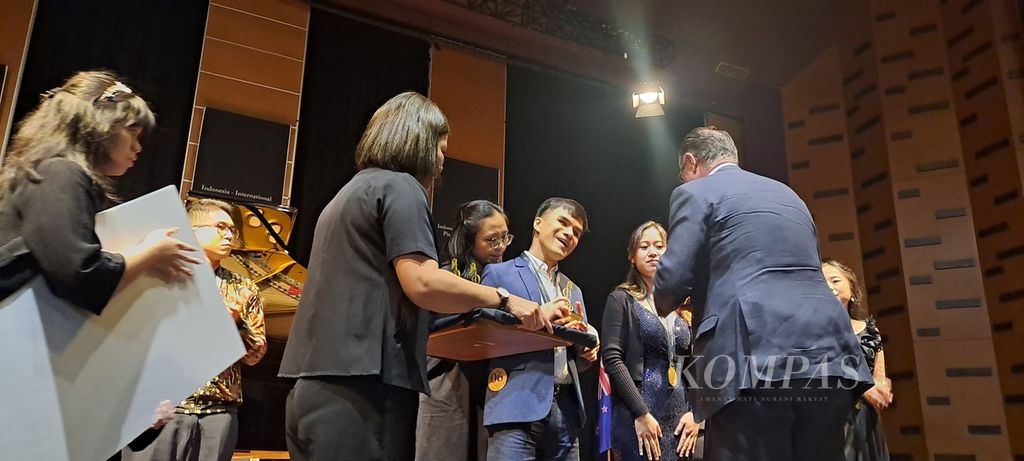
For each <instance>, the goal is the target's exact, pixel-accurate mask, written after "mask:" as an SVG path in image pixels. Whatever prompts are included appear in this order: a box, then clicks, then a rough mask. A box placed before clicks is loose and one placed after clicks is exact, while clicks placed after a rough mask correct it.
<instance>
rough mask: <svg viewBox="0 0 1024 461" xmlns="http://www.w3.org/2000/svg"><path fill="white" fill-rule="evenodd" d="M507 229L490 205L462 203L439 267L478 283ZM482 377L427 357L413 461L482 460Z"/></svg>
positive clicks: (474, 369)
mask: <svg viewBox="0 0 1024 461" xmlns="http://www.w3.org/2000/svg"><path fill="white" fill-rule="evenodd" d="M508 225H509V223H508V216H506V215H505V211H504V210H502V209H501V207H500V206H498V205H497V204H495V203H492V202H490V201H488V200H473V201H471V202H467V203H464V204H462V205H461V206H459V210H458V212H457V213H456V217H455V227H454V228H453V229H452V235H451V239H449V240H448V253H449V255H450V256H451V258H450V259H448V260H447V261H446V262H445V263H444V265H442V266H441V268H442V269H445V270H449V271H451V272H452V273H454V274H456V275H459V276H460V277H462V278H464V279H466V280H470V281H473V282H476V283H479V282H480V276H481V274H483V270H484V267H486V266H487V265H488V264H491V263H498V262H501V259H502V257H503V256H504V254H505V250H506V249H507V248H508V246H509V244H511V243H512V238H513V236H512V234H510V233H509V231H508ZM486 373H487V370H486V368H485V365H484V364H477V363H473V362H467V363H457V362H454V361H450V360H442V359H436V358H432V357H428V358H427V378H428V379H429V381H430V396H427V395H422V394H421V395H420V409H419V415H418V416H417V424H416V460H417V461H432V460H449V459H459V460H463V459H464V460H467V461H476V460H480V461H483V460H484V459H486V457H487V432H486V430H485V429H484V427H483V419H482V418H481V416H482V411H483V408H482V405H483V401H484V388H485V387H484V386H485V385H486V379H485V375H486Z"/></svg>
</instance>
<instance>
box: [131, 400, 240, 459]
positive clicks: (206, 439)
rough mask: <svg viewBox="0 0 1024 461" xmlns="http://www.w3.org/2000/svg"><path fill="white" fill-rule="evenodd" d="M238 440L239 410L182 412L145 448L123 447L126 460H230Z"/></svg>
mask: <svg viewBox="0 0 1024 461" xmlns="http://www.w3.org/2000/svg"><path fill="white" fill-rule="evenodd" d="M237 440H238V416H237V415H236V409H235V408H231V409H230V410H229V411H228V412H226V413H214V414H209V415H187V414H181V413H178V414H176V415H174V419H173V420H171V422H169V423H167V425H165V426H164V427H163V428H161V429H160V435H158V436H157V437H156V440H154V441H153V442H152V443H149V444H148V445H146V446H144V447H134V446H133V445H134V444H131V445H128V447H126V448H124V449H123V450H121V460H122V461H230V460H231V454H232V453H233V452H234V450H235V442H236V441H237Z"/></svg>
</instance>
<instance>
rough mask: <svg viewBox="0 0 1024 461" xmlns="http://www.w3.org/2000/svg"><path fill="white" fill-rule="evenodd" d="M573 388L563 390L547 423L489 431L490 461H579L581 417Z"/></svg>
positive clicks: (556, 396)
mask: <svg viewBox="0 0 1024 461" xmlns="http://www.w3.org/2000/svg"><path fill="white" fill-rule="evenodd" d="M579 412H580V410H579V404H578V403H577V401H576V393H575V391H573V390H572V386H571V385H570V386H563V387H562V391H561V392H560V393H558V394H556V395H555V398H554V401H553V402H551V411H550V412H549V413H548V415H547V416H546V417H544V419H542V420H540V421H534V422H532V423H509V424H495V425H493V426H490V427H488V430H489V431H490V434H491V436H490V438H489V439H488V441H487V460H488V461H533V460H551V461H579V459H580V453H579V437H578V435H579V429H580V427H579V426H580V424H579V422H580V421H581V419H580V418H581V415H580V414H579Z"/></svg>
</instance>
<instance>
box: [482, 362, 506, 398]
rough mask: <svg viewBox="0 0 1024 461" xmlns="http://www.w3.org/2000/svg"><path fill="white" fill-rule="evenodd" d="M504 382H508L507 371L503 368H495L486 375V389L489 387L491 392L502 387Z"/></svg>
mask: <svg viewBox="0 0 1024 461" xmlns="http://www.w3.org/2000/svg"><path fill="white" fill-rule="evenodd" d="M506 383H508V373H506V372H505V369H504V368H495V369H493V370H491V373H490V374H489V375H487V389H490V390H491V392H498V391H500V390H502V389H504V388H505V384H506Z"/></svg>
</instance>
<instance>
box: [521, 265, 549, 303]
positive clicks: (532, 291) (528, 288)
mask: <svg viewBox="0 0 1024 461" xmlns="http://www.w3.org/2000/svg"><path fill="white" fill-rule="evenodd" d="M516 272H518V273H519V279H520V280H521V281H522V282H523V289H524V290H525V291H524V293H526V294H527V296H526V298H527V299H529V300H530V301H533V302H535V303H538V304H541V303H542V302H543V299H542V298H541V296H540V287H539V286H538V285H537V276H536V275H535V274H534V273H533V269H532V268H531V267H530V261H529V260H527V259H526V255H519V257H518V258H516Z"/></svg>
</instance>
